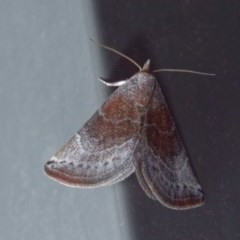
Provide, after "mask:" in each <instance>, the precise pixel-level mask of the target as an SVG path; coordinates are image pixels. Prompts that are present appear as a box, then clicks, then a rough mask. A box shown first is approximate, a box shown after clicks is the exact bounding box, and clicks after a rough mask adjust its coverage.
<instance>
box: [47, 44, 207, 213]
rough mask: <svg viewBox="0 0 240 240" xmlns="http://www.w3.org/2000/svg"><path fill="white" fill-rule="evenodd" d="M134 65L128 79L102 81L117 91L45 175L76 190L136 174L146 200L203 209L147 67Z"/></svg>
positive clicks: (181, 146) (200, 195)
mask: <svg viewBox="0 0 240 240" xmlns="http://www.w3.org/2000/svg"><path fill="white" fill-rule="evenodd" d="M103 47H105V48H108V49H110V50H111V51H115V52H117V51H116V50H113V49H111V48H109V47H106V46H103ZM118 53H119V52H118ZM120 55H123V54H121V53H120ZM124 57H126V56H125V55H124ZM126 58H128V57H126ZM128 60H129V58H128ZM130 61H133V60H131V59H130ZM134 63H135V62H134ZM135 64H136V63H135ZM136 65H137V66H138V67H139V69H140V70H139V72H137V73H136V74H134V75H133V76H132V77H130V78H129V79H126V80H123V81H118V82H115V83H107V82H105V81H103V80H102V81H103V82H104V83H105V84H106V85H108V86H118V88H117V90H115V91H114V92H113V93H112V95H111V96H110V97H109V98H108V99H107V100H106V102H105V103H104V104H103V105H102V106H101V107H100V108H99V109H98V110H97V111H96V113H95V114H94V115H93V116H92V117H91V118H90V119H89V120H88V121H87V122H86V123H85V124H84V126H83V127H82V128H81V129H80V130H79V131H78V132H77V133H76V134H75V135H74V136H73V137H72V138H71V139H70V140H69V141H68V142H67V143H66V144H65V145H64V146H63V147H61V148H60V149H59V150H58V151H57V153H56V154H55V155H54V156H53V157H52V158H51V159H50V160H49V161H48V162H47V163H46V164H45V166H44V171H45V173H46V174H47V175H48V176H49V177H50V178H52V179H54V180H56V181H58V182H60V183H62V184H65V185H68V186H73V187H80V188H89V187H101V186H109V185H112V184H115V183H118V182H120V181H122V180H124V179H125V178H127V177H128V176H130V175H131V174H132V173H134V172H135V173H136V175H137V179H138V181H139V183H140V185H141V187H142V189H143V190H144V192H145V193H146V195H147V196H148V197H150V198H151V199H154V200H157V201H159V202H160V203H162V204H163V205H164V206H166V207H168V208H171V209H178V210H181V209H189V208H195V207H198V206H201V205H202V204H203V203H204V193H203V191H202V188H201V186H200V184H199V182H198V180H197V178H196V176H195V174H194V172H193V170H192V167H191V164H190V161H189V157H188V154H187V152H186V149H185V147H184V144H183V142H182V140H181V138H180V136H179V133H178V131H177V128H176V125H175V123H174V120H173V117H172V115H171V113H170V111H169V108H168V106H167V103H166V100H165V98H164V96H163V93H162V90H161V88H160V86H159V84H158V82H157V80H156V78H155V76H154V75H153V74H152V72H151V71H150V61H149V60H148V61H147V62H146V63H145V64H144V66H143V67H142V68H141V67H140V66H139V65H138V64H136Z"/></svg>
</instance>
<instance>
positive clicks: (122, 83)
mask: <svg viewBox="0 0 240 240" xmlns="http://www.w3.org/2000/svg"><path fill="white" fill-rule="evenodd" d="M98 80H99V81H101V82H102V83H103V84H105V85H107V86H108V87H119V86H122V85H124V84H125V83H126V82H127V81H128V79H125V80H120V81H116V82H107V81H105V80H104V79H102V78H98Z"/></svg>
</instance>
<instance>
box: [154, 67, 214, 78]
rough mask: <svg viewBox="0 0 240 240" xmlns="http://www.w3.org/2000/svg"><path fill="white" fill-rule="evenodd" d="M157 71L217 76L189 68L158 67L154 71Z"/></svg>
mask: <svg viewBox="0 0 240 240" xmlns="http://www.w3.org/2000/svg"><path fill="white" fill-rule="evenodd" d="M153 72H154V73H156V72H183V73H192V74H199V75H207V76H216V74H214V73H205V72H198V71H193V70H187V69H171V68H163V69H157V70H154V71H153Z"/></svg>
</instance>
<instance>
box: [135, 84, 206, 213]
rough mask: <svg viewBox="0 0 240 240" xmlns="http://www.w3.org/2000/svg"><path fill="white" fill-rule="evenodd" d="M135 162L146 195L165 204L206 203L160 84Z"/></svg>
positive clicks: (189, 205) (182, 206)
mask: <svg viewBox="0 0 240 240" xmlns="http://www.w3.org/2000/svg"><path fill="white" fill-rule="evenodd" d="M134 164H135V168H136V174H137V177H138V179H139V182H140V185H141V186H142V188H143V189H144V191H145V192H146V194H147V195H148V196H150V197H151V198H156V199H157V200H158V201H160V202H161V203H162V204H163V205H165V206H167V207H169V208H173V209H188V208H194V207H197V206H200V205H202V204H203V203H204V195H203V192H202V189H201V186H200V185H199V183H198V181H197V178H196V177H195V175H194V172H193V170H192V168H191V165H190V162H189V158H188V156H187V153H186V150H185V148H184V145H183V143H182V141H181V139H180V137H179V135H178V132H177V129H176V126H175V123H174V121H173V119H172V117H171V114H170V112H169V109H168V107H167V104H166V102H165V99H164V97H163V94H162V92H161V89H160V87H159V85H158V84H157V83H156V87H155V90H154V93H153V97H152V101H151V102H150V105H149V108H148V111H147V114H146V119H145V124H144V126H143V129H142V136H141V139H140V141H139V143H138V145H137V147H136V150H135V153H134ZM146 186H147V187H146Z"/></svg>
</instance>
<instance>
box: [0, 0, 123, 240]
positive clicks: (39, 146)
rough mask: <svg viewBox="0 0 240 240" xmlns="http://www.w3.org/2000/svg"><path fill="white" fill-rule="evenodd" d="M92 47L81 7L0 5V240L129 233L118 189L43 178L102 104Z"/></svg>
mask: <svg viewBox="0 0 240 240" xmlns="http://www.w3.org/2000/svg"><path fill="white" fill-rule="evenodd" d="M89 46H90V42H89V37H88V36H87V33H86V29H85V21H84V19H83V8H82V2H80V1H61V0H60V1H59V0H57V1H41V0H40V1H27V0H26V1H0V49H1V50H0V84H1V86H0V109H1V119H0V133H1V139H0V151H1V152H0V159H1V168H0V186H1V195H0V239H1V240H5V239H6V240H12V239H19V240H20V239H24V240H26V239H35V240H37V239H45V240H48V239H59V240H60V239H83V240H85V239H113V238H112V236H114V239H120V237H119V235H120V232H121V230H122V229H124V228H125V226H126V220H125V219H124V217H123V216H124V212H122V211H121V212H120V210H119V204H120V203H119V202H118V201H116V197H117V196H118V198H121V189H120V191H117V192H115V188H114V187H113V188H102V189H96V190H83V191H82V190H77V189H71V188H67V187H65V186H63V185H60V184H57V183H55V182H53V181H51V180H50V179H48V178H47V177H46V176H45V175H44V174H43V164H44V163H45V162H46V161H47V160H48V159H49V158H50V157H51V155H53V154H54V153H55V151H56V150H57V149H58V148H59V147H60V146H61V145H62V144H63V143H64V142H65V141H67V140H68V139H69V138H70V137H71V135H73V134H74V133H75V131H77V130H78V128H80V127H81V125H82V124H83V123H84V122H85V121H86V120H87V118H89V117H90V116H91V114H93V112H94V111H95V110H96V109H97V107H98V106H99V104H100V103H101V101H102V100H103V96H104V94H102V95H101V94H99V93H96V92H97V91H98V92H99V91H102V90H101V88H102V86H101V85H100V84H99V83H98V82H97V79H96V77H97V76H95V75H94V73H93V72H94V71H93V66H92V64H91V60H90V53H89V52H90V49H89ZM96 86H98V89H97V87H96ZM97 95H98V97H97ZM101 99H102V100H101ZM125 231H126V230H125Z"/></svg>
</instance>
